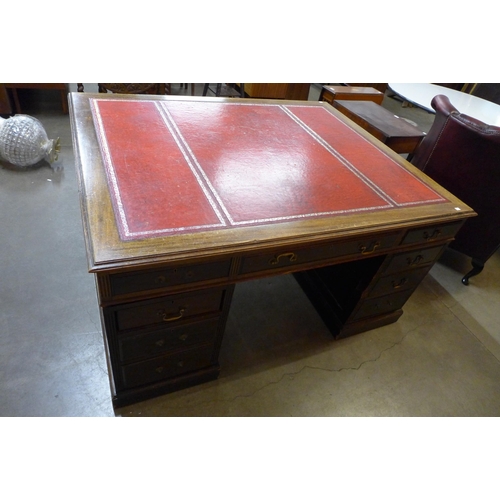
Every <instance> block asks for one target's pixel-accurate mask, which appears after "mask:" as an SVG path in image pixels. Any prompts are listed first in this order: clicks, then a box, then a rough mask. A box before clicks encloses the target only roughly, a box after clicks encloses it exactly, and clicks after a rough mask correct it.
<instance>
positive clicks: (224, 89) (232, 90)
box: [191, 83, 245, 97]
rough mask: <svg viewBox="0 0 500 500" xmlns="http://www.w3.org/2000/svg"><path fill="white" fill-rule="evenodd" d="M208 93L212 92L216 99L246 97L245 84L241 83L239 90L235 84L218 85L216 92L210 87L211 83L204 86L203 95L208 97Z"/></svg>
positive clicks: (216, 85)
mask: <svg viewBox="0 0 500 500" xmlns="http://www.w3.org/2000/svg"><path fill="white" fill-rule="evenodd" d="M208 91H210V92H212V94H214V95H215V97H245V84H244V83H239V84H238V90H237V89H236V84H235V83H224V84H223V83H216V84H215V90H214V89H212V88H211V87H210V84H209V83H205V85H204V86H203V95H204V96H206V95H207V93H208ZM191 95H193V94H191Z"/></svg>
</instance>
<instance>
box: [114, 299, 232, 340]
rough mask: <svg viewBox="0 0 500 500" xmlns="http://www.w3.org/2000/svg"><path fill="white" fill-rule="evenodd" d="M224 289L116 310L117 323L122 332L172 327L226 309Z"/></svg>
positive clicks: (146, 301) (136, 304)
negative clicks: (160, 325)
mask: <svg viewBox="0 0 500 500" xmlns="http://www.w3.org/2000/svg"><path fill="white" fill-rule="evenodd" d="M223 297H224V290H220V289H215V290H213V289H211V290H207V291H205V292H197V293H192V294H177V295H170V296H168V297H162V298H161V299H152V300H143V301H140V302H135V303H133V304H129V305H126V306H119V307H116V311H115V324H116V328H117V330H118V331H123V330H130V329H131V328H141V327H145V326H155V325H159V324H168V325H169V326H174V324H175V322H177V321H179V320H182V319H185V318H190V317H193V316H196V315H199V314H206V313H212V312H219V311H221V310H222V304H223Z"/></svg>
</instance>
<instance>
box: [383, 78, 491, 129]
mask: <svg viewBox="0 0 500 500" xmlns="http://www.w3.org/2000/svg"><path fill="white" fill-rule="evenodd" d="M389 87H390V88H391V90H393V91H394V92H395V93H396V94H398V95H400V96H401V97H402V98H404V99H405V100H406V101H408V102H411V103H412V104H415V105H417V106H419V107H421V108H424V109H426V110H427V111H431V112H432V113H434V110H433V109H432V106H431V101H432V99H433V98H434V97H435V96H437V95H438V94H441V95H446V96H448V97H449V99H450V102H451V103H452V104H453V106H455V108H457V109H458V111H460V112H461V113H464V114H466V115H469V116H472V117H474V118H476V119H478V120H481V121H482V122H484V123H486V124H488V125H495V126H497V127H500V106H499V105H498V104H495V103H493V102H490V101H486V100H485V99H481V98H479V97H476V96H473V95H470V94H466V93H465V92H459V91H458V90H453V89H448V88H446V87H441V86H440V85H434V84H432V83H389Z"/></svg>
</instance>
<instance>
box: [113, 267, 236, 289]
mask: <svg viewBox="0 0 500 500" xmlns="http://www.w3.org/2000/svg"><path fill="white" fill-rule="evenodd" d="M230 268H231V260H223V261H219V262H211V263H208V264H199V265H189V266H171V267H164V268H158V269H155V270H149V271H133V272H129V273H120V274H112V275H110V277H109V281H110V286H111V293H112V295H124V294H129V293H137V292H142V291H145V290H156V289H159V288H166V287H169V286H175V285H183V284H187V283H197V282H203V281H208V280H214V279H218V278H226V277H228V276H229V271H230Z"/></svg>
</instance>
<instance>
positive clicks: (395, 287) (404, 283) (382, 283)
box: [370, 266, 430, 297]
mask: <svg viewBox="0 0 500 500" xmlns="http://www.w3.org/2000/svg"><path fill="white" fill-rule="evenodd" d="M429 269H430V266H427V267H424V268H420V269H419V270H418V271H412V272H407V273H399V274H393V275H390V276H384V277H383V278H380V279H379V280H378V281H377V284H376V285H375V286H374V287H373V289H372V290H371V292H370V297H374V296H376V295H385V294H389V293H396V292H402V291H404V290H413V289H414V288H415V287H416V286H417V285H418V284H419V283H420V282H421V281H422V279H423V278H424V276H425V275H426V274H427V272H428V271H429Z"/></svg>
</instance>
